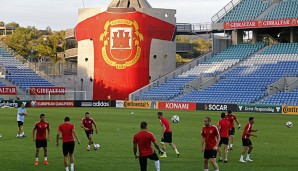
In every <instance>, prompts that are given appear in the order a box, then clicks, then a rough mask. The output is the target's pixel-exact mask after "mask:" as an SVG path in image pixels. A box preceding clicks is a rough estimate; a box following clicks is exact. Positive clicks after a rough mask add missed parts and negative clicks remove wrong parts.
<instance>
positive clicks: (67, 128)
mask: <svg viewBox="0 0 298 171" xmlns="http://www.w3.org/2000/svg"><path fill="white" fill-rule="evenodd" d="M60 133H62V141H63V146H62V150H63V155H64V166H65V170H66V171H69V168H68V155H69V158H70V170H71V171H74V155H73V151H74V147H75V143H74V138H73V136H75V138H76V139H77V141H78V144H81V141H80V140H79V138H78V135H77V132H76V130H75V126H74V124H71V123H70V118H69V117H65V118H64V124H61V125H59V128H58V132H57V136H56V145H57V147H58V146H59V142H58V141H59V137H60Z"/></svg>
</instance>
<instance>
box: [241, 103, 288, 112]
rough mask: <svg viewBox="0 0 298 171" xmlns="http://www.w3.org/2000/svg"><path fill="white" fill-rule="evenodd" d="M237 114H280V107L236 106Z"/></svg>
mask: <svg viewBox="0 0 298 171" xmlns="http://www.w3.org/2000/svg"><path fill="white" fill-rule="evenodd" d="M238 112H261V113H281V112H282V106H280V105H261V104H260V105H258V104H255V105H253V104H243V105H238Z"/></svg>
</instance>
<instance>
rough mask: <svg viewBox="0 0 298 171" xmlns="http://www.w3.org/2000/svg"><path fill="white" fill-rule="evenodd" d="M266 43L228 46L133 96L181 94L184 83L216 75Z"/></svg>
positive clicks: (152, 97)
mask: <svg viewBox="0 0 298 171" xmlns="http://www.w3.org/2000/svg"><path fill="white" fill-rule="evenodd" d="M265 45H266V43H264V42H262V43H261V42H258V43H256V44H254V45H253V44H250V43H241V44H239V45H233V46H231V47H230V48H228V49H226V50H224V51H222V52H221V53H219V54H217V55H215V56H214V57H213V58H211V59H208V60H207V61H206V62H204V63H202V64H198V65H197V66H196V67H194V68H192V69H191V70H189V71H187V72H185V73H183V74H181V75H179V76H177V77H176V78H174V79H172V80H169V81H168V82H166V83H164V84H161V85H159V86H156V87H154V88H153V89H151V90H149V91H147V92H143V93H142V94H141V95H139V96H137V97H135V99H136V100H171V99H173V98H175V97H177V96H180V95H181V94H183V88H184V86H185V84H187V83H189V82H191V81H192V80H194V79H196V78H198V77H210V76H216V75H218V74H220V73H221V72H223V71H225V70H226V69H228V68H230V67H232V66H234V65H235V64H237V63H239V62H240V61H242V60H244V59H245V58H247V57H248V56H250V55H252V54H253V53H255V52H257V51H258V50H259V49H261V48H262V47H264V46H265Z"/></svg>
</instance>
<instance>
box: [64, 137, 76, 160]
mask: <svg viewBox="0 0 298 171" xmlns="http://www.w3.org/2000/svg"><path fill="white" fill-rule="evenodd" d="M74 147H75V143H74V141H70V142H64V143H63V146H62V150H63V155H64V156H67V155H68V154H69V155H71V154H73V151H74Z"/></svg>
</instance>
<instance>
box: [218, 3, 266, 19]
mask: <svg viewBox="0 0 298 171" xmlns="http://www.w3.org/2000/svg"><path fill="white" fill-rule="evenodd" d="M229 4H232V6H231V5H230V8H229V10H228V12H223V11H222V10H221V11H219V12H218V13H217V14H216V15H215V16H218V18H217V19H216V18H214V17H212V21H213V22H237V21H250V20H255V19H256V18H257V17H258V16H259V15H261V14H262V13H264V12H265V11H266V9H267V8H269V7H270V6H271V5H272V2H271V1H264V0H241V1H239V2H238V3H233V1H231V2H230V3H229ZM229 4H228V5H229ZM234 4H235V5H234ZM228 5H227V6H228ZM227 6H226V7H227ZM226 7H225V8H226ZM225 8H224V9H225ZM220 13H224V14H221V15H219V14H220Z"/></svg>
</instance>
